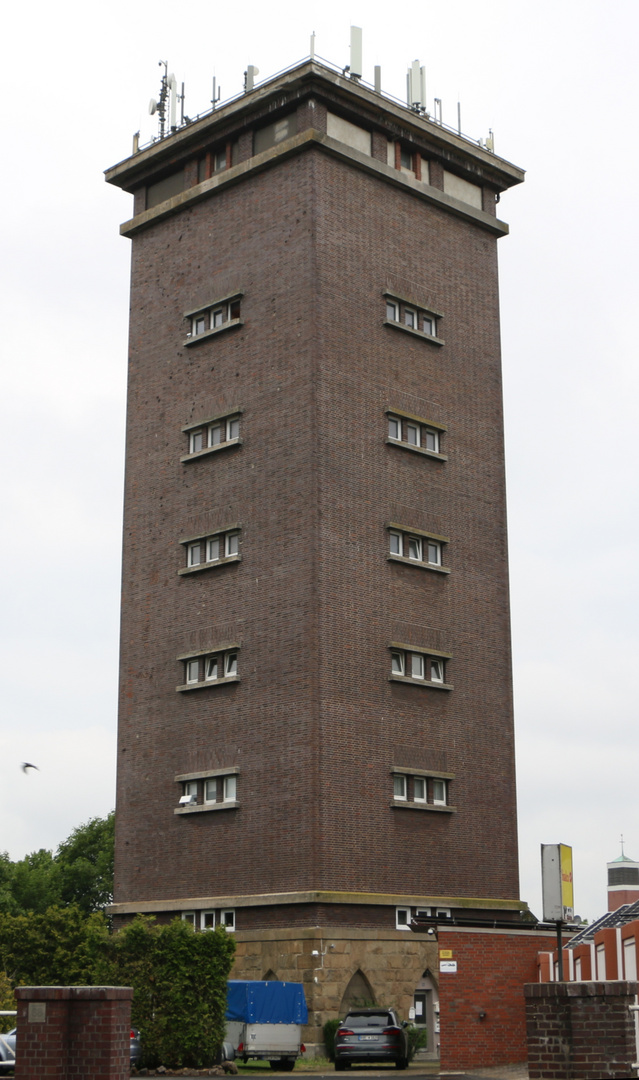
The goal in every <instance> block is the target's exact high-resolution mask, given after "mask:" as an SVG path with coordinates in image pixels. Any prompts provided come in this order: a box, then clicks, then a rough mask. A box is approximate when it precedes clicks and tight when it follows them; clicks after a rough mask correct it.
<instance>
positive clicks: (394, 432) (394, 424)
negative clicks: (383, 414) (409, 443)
mask: <svg viewBox="0 0 639 1080" xmlns="http://www.w3.org/2000/svg"><path fill="white" fill-rule="evenodd" d="M388 437H389V439H399V440H400V441H401V438H402V422H401V420H398V419H397V417H396V416H389V418H388Z"/></svg>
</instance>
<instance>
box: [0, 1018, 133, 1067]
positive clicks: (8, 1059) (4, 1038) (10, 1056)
mask: <svg viewBox="0 0 639 1080" xmlns="http://www.w3.org/2000/svg"><path fill="white" fill-rule="evenodd" d="M16 1031H17V1028H13V1029H12V1030H11V1031H9V1032H8V1033H7V1034H6V1035H0V1072H6V1071H7V1070H9V1069H13V1068H14V1067H15V1063H16V1062H15V1058H16ZM141 1056H142V1044H141V1043H140V1032H139V1031H138V1029H137V1028H133V1027H132V1028H131V1035H130V1038H129V1060H130V1062H131V1065H137V1063H138V1061H139V1060H140V1058H141Z"/></svg>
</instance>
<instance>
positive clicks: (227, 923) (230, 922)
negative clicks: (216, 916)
mask: <svg viewBox="0 0 639 1080" xmlns="http://www.w3.org/2000/svg"><path fill="white" fill-rule="evenodd" d="M220 925H221V926H224V927H225V928H226V929H227V930H228V931H229V932H232V931H233V930H235V911H234V910H233V909H230V910H229V909H227V910H226V911H221V912H220Z"/></svg>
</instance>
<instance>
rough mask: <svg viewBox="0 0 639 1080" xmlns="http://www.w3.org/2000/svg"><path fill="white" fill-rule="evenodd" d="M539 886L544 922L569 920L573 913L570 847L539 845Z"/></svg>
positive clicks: (565, 845) (563, 845)
mask: <svg viewBox="0 0 639 1080" xmlns="http://www.w3.org/2000/svg"><path fill="white" fill-rule="evenodd" d="M541 887H542V894H543V904H544V919H545V921H546V922H555V923H556V922H570V920H571V919H572V918H573V915H574V899H573V889H572V848H571V847H568V846H567V844H542V845H541Z"/></svg>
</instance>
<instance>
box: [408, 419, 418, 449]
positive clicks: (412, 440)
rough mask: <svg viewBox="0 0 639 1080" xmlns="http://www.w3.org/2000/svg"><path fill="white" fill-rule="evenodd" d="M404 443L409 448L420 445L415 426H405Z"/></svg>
mask: <svg viewBox="0 0 639 1080" xmlns="http://www.w3.org/2000/svg"><path fill="white" fill-rule="evenodd" d="M406 442H407V443H408V444H409V446H419V445H420V442H421V439H420V430H419V427H418V426H417V424H406Z"/></svg>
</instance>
